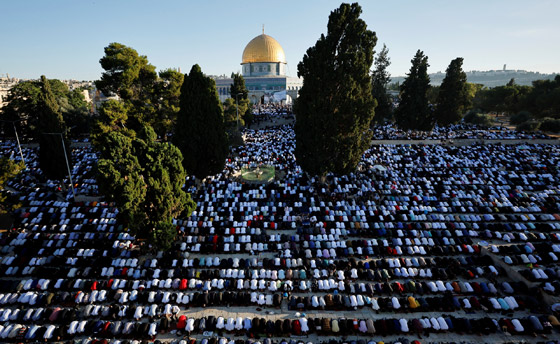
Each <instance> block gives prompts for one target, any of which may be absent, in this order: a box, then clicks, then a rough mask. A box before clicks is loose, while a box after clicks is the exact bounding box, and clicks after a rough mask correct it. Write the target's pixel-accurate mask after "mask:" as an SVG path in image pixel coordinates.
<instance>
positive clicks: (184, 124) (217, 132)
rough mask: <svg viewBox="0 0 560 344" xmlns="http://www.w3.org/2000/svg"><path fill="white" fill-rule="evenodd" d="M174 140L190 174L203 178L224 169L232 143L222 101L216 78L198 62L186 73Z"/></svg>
mask: <svg viewBox="0 0 560 344" xmlns="http://www.w3.org/2000/svg"><path fill="white" fill-rule="evenodd" d="M173 142H174V144H175V145H176V146H177V147H179V149H180V150H181V152H182V153H183V157H184V160H183V166H184V167H185V170H186V171H187V172H188V173H189V174H192V175H194V176H196V177H197V178H199V179H202V178H205V177H207V176H209V175H213V174H216V173H219V172H221V171H222V169H223V168H224V165H225V159H226V156H227V152H228V142H227V136H226V132H225V127H224V112H223V109H222V104H221V103H220V99H219V96H218V92H217V91H216V84H215V82H214V80H213V79H211V78H209V77H207V76H205V75H204V74H203V73H202V71H201V70H200V67H199V66H198V65H194V66H193V67H192V69H191V71H190V73H189V74H185V80H184V81H183V86H182V87H181V99H180V110H179V113H178V115H177V126H176V128H175V134H174V136H173Z"/></svg>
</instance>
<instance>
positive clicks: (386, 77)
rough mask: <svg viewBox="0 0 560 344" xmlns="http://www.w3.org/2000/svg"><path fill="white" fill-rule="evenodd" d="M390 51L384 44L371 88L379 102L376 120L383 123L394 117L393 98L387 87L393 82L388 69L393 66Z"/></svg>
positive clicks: (372, 76) (377, 59) (376, 63)
mask: <svg viewBox="0 0 560 344" xmlns="http://www.w3.org/2000/svg"><path fill="white" fill-rule="evenodd" d="M388 55H389V49H387V46H386V45H385V44H383V49H382V50H381V52H379V54H378V55H377V57H376V58H375V62H374V65H375V70H374V71H373V73H372V74H371V86H372V92H373V93H372V94H373V98H375V100H377V107H376V108H375V120H376V121H377V122H383V121H385V120H390V119H391V118H392V117H393V105H392V102H391V98H390V97H389V96H388V95H387V85H389V82H391V75H390V74H389V72H388V71H387V67H389V65H390V64H391V60H390V59H389V56H388Z"/></svg>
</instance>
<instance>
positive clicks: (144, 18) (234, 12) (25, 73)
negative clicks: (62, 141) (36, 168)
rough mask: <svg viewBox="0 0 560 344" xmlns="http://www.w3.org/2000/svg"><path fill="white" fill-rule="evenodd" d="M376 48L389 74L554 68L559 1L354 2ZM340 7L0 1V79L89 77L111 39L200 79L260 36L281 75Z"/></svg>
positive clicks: (225, 66)
mask: <svg viewBox="0 0 560 344" xmlns="http://www.w3.org/2000/svg"><path fill="white" fill-rule="evenodd" d="M360 4H361V5H362V8H363V13H362V19H364V20H365V21H366V23H367V25H368V28H369V29H370V30H373V31H375V32H376V33H377V37H378V44H377V47H376V51H379V50H381V47H382V45H383V43H385V44H387V47H388V48H389V56H390V58H391V62H392V64H391V66H390V68H389V71H390V72H391V74H392V75H393V76H397V75H404V74H405V73H406V72H407V71H408V70H409V68H410V60H411V59H412V57H413V55H414V53H415V52H416V50H417V49H421V50H423V51H424V53H425V54H426V55H427V56H428V62H429V64H430V69H429V72H437V71H445V69H446V67H447V65H448V64H449V62H450V61H451V60H452V59H453V58H455V57H458V56H461V57H463V58H464V59H465V61H464V65H463V68H464V70H467V71H468V70H490V69H501V68H502V67H503V65H504V64H507V68H508V69H525V70H531V71H539V72H543V73H555V72H560V20H558V14H559V13H560V1H558V0H542V1H541V0H531V1H529V0H469V1H450V0H429V1H428V0H394V1H390V0H383V1H377V0H375V1H374V0H368V1H362V2H361V3H360ZM339 5H340V1H331V0H283V1H268V0H261V1H243V0H240V1H231V0H204V1H202V0H201V1H194V0H192V1H187V0H183V1H179V0H176V1H175V0H174V1H171V0H169V1H167V0H162V1H155V0H153V1H132V0H110V1H109V0H108V1H105V0H84V1H82V0H64V1H63V0H49V1H46V0H34V1H32V0H0V75H4V74H6V73H9V74H10V76H14V77H19V78H38V77H39V76H40V75H41V74H45V75H46V76H47V77H48V78H59V79H78V80H95V79H98V78H99V76H100V75H101V67H100V65H99V59H100V58H101V57H102V56H103V48H104V47H105V46H107V45H108V44H109V43H110V42H119V43H123V44H125V45H128V46H130V47H132V48H134V49H136V50H137V51H138V52H139V53H140V54H142V55H146V56H147V57H148V59H149V61H150V63H152V64H153V65H155V66H156V67H157V69H158V70H161V69H165V68H168V67H180V68H181V71H183V72H188V71H189V70H190V68H191V66H192V65H193V64H195V63H198V64H199V65H200V66H201V68H202V70H203V72H205V73H206V74H214V75H218V74H227V75H229V74H230V73H231V72H237V71H240V65H239V63H240V62H241V55H242V53H243V48H244V47H245V45H246V44H247V43H248V42H249V41H250V40H251V39H252V38H253V37H255V36H257V35H259V34H260V33H261V27H262V24H265V32H266V33H267V34H268V35H270V36H272V37H274V38H275V39H276V40H278V42H280V44H281V45H282V46H283V48H284V51H285V53H286V57H287V60H288V73H289V75H292V76H296V75H297V64H298V62H299V61H301V59H302V57H303V55H304V54H305V51H306V50H307V48H309V47H310V46H312V45H314V44H315V42H316V41H317V39H318V38H319V36H320V35H321V33H326V26H327V20H328V16H329V13H330V11H331V10H333V9H335V8H337V7H338V6H339Z"/></svg>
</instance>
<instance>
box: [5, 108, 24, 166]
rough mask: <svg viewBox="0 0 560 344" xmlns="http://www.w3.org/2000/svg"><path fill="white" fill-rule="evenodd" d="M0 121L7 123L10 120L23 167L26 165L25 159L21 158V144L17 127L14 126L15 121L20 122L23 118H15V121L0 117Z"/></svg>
mask: <svg viewBox="0 0 560 344" xmlns="http://www.w3.org/2000/svg"><path fill="white" fill-rule="evenodd" d="M0 121H2V122H8V123H9V122H11V123H12V125H13V126H14V133H15V134H16V141H17V144H18V148H19V155H20V156H21V161H23V166H24V167H27V166H26V165H25V159H24V158H23V151H22V150H21V144H20V143H19V136H18V133H17V128H16V122H21V121H23V119H19V120H17V121H7V120H5V119H2V120H0Z"/></svg>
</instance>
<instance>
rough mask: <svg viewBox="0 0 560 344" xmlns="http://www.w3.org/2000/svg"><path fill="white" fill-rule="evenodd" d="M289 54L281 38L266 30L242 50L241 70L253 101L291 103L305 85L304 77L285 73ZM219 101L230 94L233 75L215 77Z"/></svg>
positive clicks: (257, 102)
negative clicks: (273, 36) (286, 53)
mask: <svg viewBox="0 0 560 344" xmlns="http://www.w3.org/2000/svg"><path fill="white" fill-rule="evenodd" d="M286 67H287V63H286V55H285V54H284V49H282V46H281V45H280V43H278V41H276V40H275V39H274V38H272V37H270V36H269V35H266V34H265V33H264V29H263V33H262V35H259V36H257V37H255V38H253V39H252V40H251V41H250V42H249V43H248V44H247V46H246V47H245V49H244V50H243V56H242V59H241V73H242V75H243V78H244V79H245V86H247V89H248V90H249V100H250V101H251V102H252V103H253V104H259V103H261V104H262V103H283V104H291V103H292V101H293V99H295V98H297V96H298V92H299V90H300V89H301V86H302V85H303V80H302V79H301V78H294V77H289V76H287V75H286ZM215 80H216V88H217V89H218V94H219V95H220V101H222V102H223V101H225V100H226V99H227V98H230V97H231V96H230V93H229V92H230V86H231V84H233V79H231V78H216V79H215Z"/></svg>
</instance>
